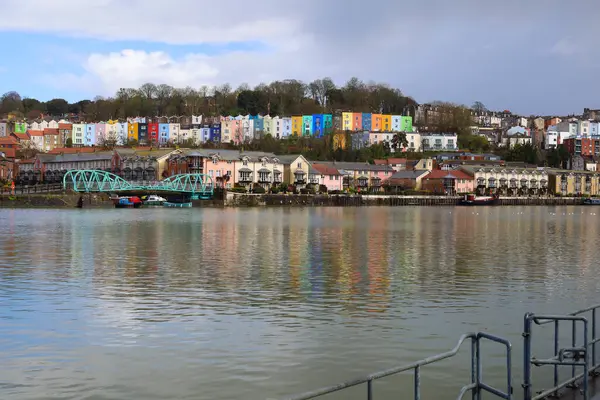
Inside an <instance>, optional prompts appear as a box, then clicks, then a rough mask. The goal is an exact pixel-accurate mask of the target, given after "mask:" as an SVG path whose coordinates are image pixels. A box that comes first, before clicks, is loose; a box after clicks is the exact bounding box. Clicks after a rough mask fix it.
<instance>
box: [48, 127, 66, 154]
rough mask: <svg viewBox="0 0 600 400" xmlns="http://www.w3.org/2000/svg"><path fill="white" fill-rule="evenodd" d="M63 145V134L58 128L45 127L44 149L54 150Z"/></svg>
mask: <svg viewBox="0 0 600 400" xmlns="http://www.w3.org/2000/svg"><path fill="white" fill-rule="evenodd" d="M62 146H63V142H62V135H61V133H60V131H59V129H58V128H46V129H44V151H52V150H53V149H55V148H57V147H62Z"/></svg>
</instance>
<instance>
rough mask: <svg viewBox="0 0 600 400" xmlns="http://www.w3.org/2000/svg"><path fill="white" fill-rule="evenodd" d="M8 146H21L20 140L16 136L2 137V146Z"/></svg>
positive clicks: (0, 140)
mask: <svg viewBox="0 0 600 400" xmlns="http://www.w3.org/2000/svg"><path fill="white" fill-rule="evenodd" d="M7 144H12V145H14V144H19V140H18V139H17V138H16V137H14V136H6V137H0V146H2V145H7Z"/></svg>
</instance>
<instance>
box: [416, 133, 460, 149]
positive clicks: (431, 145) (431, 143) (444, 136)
mask: <svg viewBox="0 0 600 400" xmlns="http://www.w3.org/2000/svg"><path fill="white" fill-rule="evenodd" d="M421 150H422V151H442V150H445V151H448V150H450V151H457V150H458V137H457V135H456V133H422V134H421Z"/></svg>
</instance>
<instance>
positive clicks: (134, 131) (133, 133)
mask: <svg viewBox="0 0 600 400" xmlns="http://www.w3.org/2000/svg"><path fill="white" fill-rule="evenodd" d="M127 139H129V140H138V123H137V122H129V123H128V124H127Z"/></svg>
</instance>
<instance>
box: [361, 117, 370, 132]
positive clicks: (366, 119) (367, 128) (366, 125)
mask: <svg viewBox="0 0 600 400" xmlns="http://www.w3.org/2000/svg"><path fill="white" fill-rule="evenodd" d="M361 118H362V128H363V130H365V131H370V130H371V128H372V124H371V121H372V120H371V113H362V117H361Z"/></svg>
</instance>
